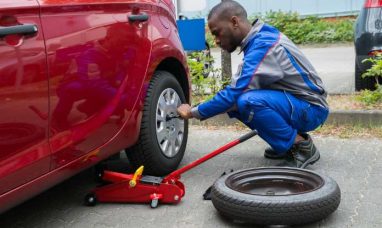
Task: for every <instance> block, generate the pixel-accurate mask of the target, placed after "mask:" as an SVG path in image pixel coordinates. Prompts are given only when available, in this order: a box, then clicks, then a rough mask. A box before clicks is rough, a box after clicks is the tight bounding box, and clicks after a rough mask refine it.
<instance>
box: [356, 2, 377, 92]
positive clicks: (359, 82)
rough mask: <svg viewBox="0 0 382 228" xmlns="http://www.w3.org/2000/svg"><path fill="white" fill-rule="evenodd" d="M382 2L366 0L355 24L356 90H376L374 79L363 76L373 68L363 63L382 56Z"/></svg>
mask: <svg viewBox="0 0 382 228" xmlns="http://www.w3.org/2000/svg"><path fill="white" fill-rule="evenodd" d="M381 15H382V1H381V0H365V4H364V5H363V8H362V9H361V12H360V14H359V16H358V18H357V20H356V23H355V32H354V44H355V53H356V60H355V89H356V91H358V90H362V89H375V80H374V79H373V78H362V77H361V76H362V74H363V73H364V72H365V71H366V70H367V69H369V68H370V67H371V64H370V63H362V61H363V60H364V59H367V58H370V57H373V56H376V55H377V54H382V17H381Z"/></svg>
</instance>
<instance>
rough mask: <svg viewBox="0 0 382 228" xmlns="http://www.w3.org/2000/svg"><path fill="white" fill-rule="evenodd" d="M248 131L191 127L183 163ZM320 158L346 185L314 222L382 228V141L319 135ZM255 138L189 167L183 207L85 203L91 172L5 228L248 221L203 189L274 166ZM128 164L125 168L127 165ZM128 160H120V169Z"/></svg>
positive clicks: (22, 211)
mask: <svg viewBox="0 0 382 228" xmlns="http://www.w3.org/2000/svg"><path fill="white" fill-rule="evenodd" d="M244 133H245V132H243V131H240V132H238V131H234V130H229V129H221V130H207V129H203V128H199V127H191V129H190V138H189V143H188V147H187V152H186V153H187V154H186V156H185V158H184V160H183V164H187V163H189V162H191V161H193V160H195V159H197V158H199V157H201V156H202V155H204V154H206V153H208V152H210V151H212V150H214V149H216V148H217V147H219V146H221V145H222V144H224V143H226V142H228V141H230V140H233V139H235V138H237V137H239V136H241V135H242V134H244ZM314 139H315V142H316V144H317V146H318V148H319V149H320V151H321V160H320V161H319V162H318V163H316V164H315V165H314V166H312V167H311V169H313V170H315V171H317V172H320V173H323V174H327V175H329V176H331V177H333V178H334V179H335V180H336V181H337V182H338V184H339V186H340V188H341V191H342V201H341V204H340V206H339V208H338V210H337V211H336V212H335V213H334V214H332V215H331V216H330V217H328V218H327V219H325V220H323V221H321V222H318V223H315V224H311V225H308V226H304V227H308V228H315V227H332V228H341V227H357V228H363V227H364V228H370V227H382V204H381V199H382V191H381V189H382V179H381V173H382V147H381V145H382V141H381V140H377V139H353V140H350V139H348V140H345V139H338V138H331V137H329V138H328V137H314ZM265 147H266V144H265V143H264V142H263V141H262V140H261V139H259V138H258V137H255V138H253V139H250V140H248V141H247V142H245V143H243V144H241V145H238V146H237V147H234V148H232V149H231V150H229V151H226V152H225V153H223V154H221V155H219V156H218V157H215V158H214V159H212V160H210V161H207V162H206V163H204V164H202V165H200V166H198V167H196V168H195V169H192V170H190V171H189V172H187V173H185V174H184V175H183V177H182V180H183V182H184V183H185V185H186V191H187V193H186V196H185V197H184V198H183V201H182V202H181V203H180V204H179V205H160V206H159V207H158V208H157V209H151V208H150V207H149V206H148V205H137V204H100V205H97V206H96V207H90V208H89V207H85V206H82V204H81V203H82V199H83V196H84V195H85V194H86V193H87V192H88V190H90V189H91V188H92V187H94V186H95V185H96V183H95V182H94V181H93V180H92V178H93V176H92V172H91V170H88V171H85V172H83V173H81V174H80V175H77V176H76V177H74V178H71V179H69V180H68V181H66V182H64V183H62V184H60V185H58V186H56V187H54V188H52V189H50V190H49V191H47V192H45V193H43V194H41V195H39V196H37V197H35V198H33V199H32V200H30V201H28V202H26V203H24V204H22V205H20V206H18V207H16V208H14V209H12V210H10V211H8V212H6V213H5V214H3V215H2V216H1V217H0V227H3V228H9V227H26V228H33V227H36V228H42V227H46V228H53V227H54V228H57V227H70V228H72V227H78V228H84V227H100V228H101V227H102V228H107V227H121V228H122V227H166V228H170V227H171V228H172V227H174V228H177V227H182V228H183V227H203V228H204V227H211V228H215V227H243V226H245V225H242V224H234V223H232V222H229V221H227V220H224V219H223V218H222V217H220V216H219V215H218V213H217V212H216V210H215V209H214V207H213V206H212V203H211V202H210V201H203V200H202V194H203V193H204V191H205V190H206V189H207V187H209V186H210V185H211V184H212V183H213V181H214V180H216V179H217V178H218V177H219V176H220V174H221V173H223V172H224V171H228V170H230V169H234V170H239V169H243V168H249V167H260V166H270V165H273V164H275V162H272V161H270V160H266V159H265V158H264V157H263V156H262V153H263V150H264V148H265ZM124 165H126V166H124ZM127 165H128V164H126V163H125V164H124V163H121V162H119V163H115V164H114V167H115V168H116V169H118V168H121V167H127Z"/></svg>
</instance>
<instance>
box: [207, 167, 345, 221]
mask: <svg viewBox="0 0 382 228" xmlns="http://www.w3.org/2000/svg"><path fill="white" fill-rule="evenodd" d="M211 200H212V203H213V205H214V206H215V208H216V209H217V210H218V211H219V213H220V214H222V215H223V216H225V217H227V218H229V219H232V220H237V221H241V222H246V223H252V224H257V225H301V224H307V223H311V222H315V221H319V220H321V219H323V218H325V217H327V216H328V215H330V214H331V213H333V212H334V211H335V210H336V209H337V208H338V206H339V204H340V201H341V191H340V189H339V187H338V185H337V183H336V182H335V181H334V180H333V179H332V178H330V177H327V176H324V175H319V174H317V173H315V172H312V171H309V170H305V169H297V168H287V167H269V168H253V169H246V170H241V171H236V172H233V173H230V174H227V175H225V176H222V177H220V178H219V179H218V180H217V181H216V182H215V184H214V185H213V186H212V191H211Z"/></svg>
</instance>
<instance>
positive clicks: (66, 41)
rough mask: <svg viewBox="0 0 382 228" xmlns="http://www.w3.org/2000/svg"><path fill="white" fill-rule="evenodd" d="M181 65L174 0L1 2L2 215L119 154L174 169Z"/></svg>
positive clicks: (180, 137) (186, 91)
mask: <svg viewBox="0 0 382 228" xmlns="http://www.w3.org/2000/svg"><path fill="white" fill-rule="evenodd" d="M186 63H187V59H186V56H185V52H184V50H183V47H182V44H181V41H180V39H179V35H178V32H177V26H176V18H175V7H174V5H173V4H172V1H171V0H161V1H158V0H107V1H105V0H65V1H63V0H1V1H0V213H1V212H3V211H5V210H6V209H8V208H10V207H12V206H14V205H16V204H19V203H21V202H23V201H25V200H26V199H28V198H30V197H33V196H35V195H36V194H38V193H40V192H42V191H44V190H46V189H48V188H50V187H51V186H53V185H55V184H57V183H59V182H61V181H63V180H65V179H67V178H69V177H71V176H73V175H74V174H76V173H78V172H80V171H81V170H84V169H86V168H89V167H91V166H93V165H95V164H97V163H99V162H100V161H102V160H104V159H107V158H108V157H110V156H112V155H114V154H117V153H119V152H120V151H123V150H124V151H125V152H126V155H127V156H128V158H129V160H130V162H131V164H132V165H133V166H135V167H139V166H140V165H144V166H145V173H147V174H152V175H157V176H163V175H165V174H167V173H169V172H171V171H173V170H174V169H176V168H177V166H178V165H179V163H180V161H181V160H182V158H183V155H184V152H185V147H186V143H187V135H188V123H187V121H184V120H181V119H178V118H175V119H171V118H169V116H172V115H174V114H175V113H176V109H177V106H179V105H180V104H181V103H186V102H189V101H190V88H191V86H190V84H189V81H190V80H189V76H188V66H187V64H186Z"/></svg>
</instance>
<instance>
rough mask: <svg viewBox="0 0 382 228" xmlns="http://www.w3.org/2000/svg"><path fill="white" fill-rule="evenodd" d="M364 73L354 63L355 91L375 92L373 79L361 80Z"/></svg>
mask: <svg viewBox="0 0 382 228" xmlns="http://www.w3.org/2000/svg"><path fill="white" fill-rule="evenodd" d="M363 73H364V72H363V71H362V70H361V69H360V68H359V66H358V64H357V63H355V90H356V91H360V90H363V89H369V90H375V80H374V78H370V77H367V78H362V74H363Z"/></svg>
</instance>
